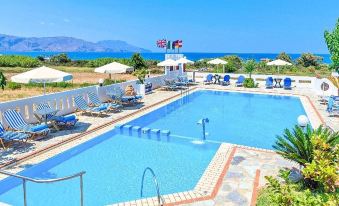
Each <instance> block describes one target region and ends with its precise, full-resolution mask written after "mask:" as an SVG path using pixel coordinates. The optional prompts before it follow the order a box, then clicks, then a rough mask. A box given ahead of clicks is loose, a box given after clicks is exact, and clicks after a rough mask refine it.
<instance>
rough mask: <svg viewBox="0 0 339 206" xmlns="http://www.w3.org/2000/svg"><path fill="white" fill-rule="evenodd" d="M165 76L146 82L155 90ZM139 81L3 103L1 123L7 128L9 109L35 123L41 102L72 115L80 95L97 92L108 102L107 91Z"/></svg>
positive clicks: (123, 87) (0, 105) (60, 113)
mask: <svg viewBox="0 0 339 206" xmlns="http://www.w3.org/2000/svg"><path fill="white" fill-rule="evenodd" d="M165 77H166V76H165V75H161V76H157V77H151V78H148V79H146V82H151V83H152V84H153V85H152V86H153V88H154V89H155V88H158V87H160V86H162V85H163V83H164V81H163V79H164V78H165ZM136 82H137V80H132V81H127V82H123V83H119V84H113V85H109V86H104V87H99V86H90V87H84V88H80V89H74V90H69V91H64V92H58V93H52V94H47V95H45V96H43V95H41V96H34V97H29V98H24V99H19V100H14V101H8V102H1V103H0V121H1V122H2V123H3V124H4V125H5V126H6V125H7V122H6V121H5V120H4V118H3V116H2V113H3V112H5V111H6V110H8V109H16V110H17V111H19V112H20V113H21V114H22V116H23V117H24V118H25V120H26V121H27V122H28V123H35V122H37V119H36V118H35V117H34V111H35V107H36V106H37V105H38V104H40V103H41V102H48V103H49V104H50V105H51V106H52V107H54V108H56V109H58V110H60V111H59V112H58V115H65V114H70V113H72V112H74V111H75V107H74V101H73V98H74V97H75V96H78V95H83V96H84V97H85V99H86V100H88V97H87V93H88V92H95V93H97V94H98V95H99V97H100V99H102V100H107V99H108V97H107V95H106V90H109V89H110V88H113V87H121V88H122V89H125V87H126V86H127V85H132V86H133V87H135V86H136Z"/></svg>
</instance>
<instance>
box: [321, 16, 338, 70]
mask: <svg viewBox="0 0 339 206" xmlns="http://www.w3.org/2000/svg"><path fill="white" fill-rule="evenodd" d="M324 36H325V41H326V44H327V48H328V50H329V52H330V54H331V60H332V66H333V68H334V70H335V71H336V72H339V18H338V20H337V23H336V25H335V28H334V29H333V31H332V33H331V32H329V31H325V33H324Z"/></svg>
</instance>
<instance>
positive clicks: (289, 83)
mask: <svg viewBox="0 0 339 206" xmlns="http://www.w3.org/2000/svg"><path fill="white" fill-rule="evenodd" d="M284 89H292V80H291V78H289V77H287V78H285V79H284Z"/></svg>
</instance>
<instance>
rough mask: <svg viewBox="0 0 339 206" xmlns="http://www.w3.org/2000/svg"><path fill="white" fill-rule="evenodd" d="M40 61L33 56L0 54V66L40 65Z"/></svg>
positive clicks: (29, 66)
mask: <svg viewBox="0 0 339 206" xmlns="http://www.w3.org/2000/svg"><path fill="white" fill-rule="evenodd" d="M39 65H40V61H39V60H38V59H36V58H33V57H28V56H17V55H2V56H0V67H24V68H32V67H38V66H39Z"/></svg>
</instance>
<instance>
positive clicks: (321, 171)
mask: <svg viewBox="0 0 339 206" xmlns="http://www.w3.org/2000/svg"><path fill="white" fill-rule="evenodd" d="M311 141H312V144H313V145H314V158H313V160H312V162H311V163H306V164H305V168H304V169H303V170H302V174H303V175H304V177H305V183H306V184H307V186H308V187H310V188H312V189H320V190H323V191H325V192H335V191H336V189H337V188H338V186H336V181H337V180H339V175H338V173H337V168H336V167H337V165H338V157H339V150H338V145H335V146H334V147H331V145H330V144H329V143H327V142H325V141H324V139H322V138H321V137H318V136H315V137H313V138H312V140H311Z"/></svg>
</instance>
